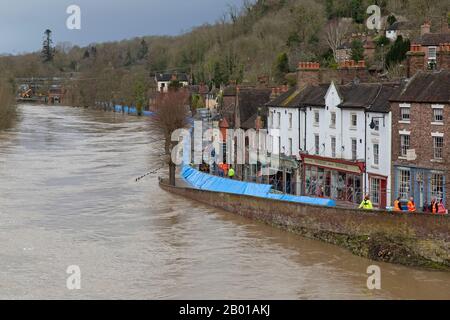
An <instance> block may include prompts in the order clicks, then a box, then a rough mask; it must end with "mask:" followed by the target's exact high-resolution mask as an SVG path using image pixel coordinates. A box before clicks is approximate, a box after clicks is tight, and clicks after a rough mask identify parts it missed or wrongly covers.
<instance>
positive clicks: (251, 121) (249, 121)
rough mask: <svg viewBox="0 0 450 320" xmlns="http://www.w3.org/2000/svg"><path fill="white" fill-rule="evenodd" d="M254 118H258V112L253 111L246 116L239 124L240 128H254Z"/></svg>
mask: <svg viewBox="0 0 450 320" xmlns="http://www.w3.org/2000/svg"><path fill="white" fill-rule="evenodd" d="M256 119H258V114H257V113H255V114H254V115H252V116H251V117H250V118H248V119H247V120H246V121H244V122H243V123H242V124H241V128H242V129H245V130H248V129H254V128H255V125H256Z"/></svg>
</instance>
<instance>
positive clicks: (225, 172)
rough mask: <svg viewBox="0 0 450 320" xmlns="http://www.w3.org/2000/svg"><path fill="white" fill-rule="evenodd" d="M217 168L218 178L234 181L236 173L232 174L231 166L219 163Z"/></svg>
mask: <svg viewBox="0 0 450 320" xmlns="http://www.w3.org/2000/svg"><path fill="white" fill-rule="evenodd" d="M218 168H219V177H228V178H230V179H234V176H235V174H236V173H235V172H234V169H233V166H231V165H229V164H226V163H221V164H219V165H218Z"/></svg>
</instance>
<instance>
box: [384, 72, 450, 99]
mask: <svg viewBox="0 0 450 320" xmlns="http://www.w3.org/2000/svg"><path fill="white" fill-rule="evenodd" d="M390 100H391V101H397V102H422V103H450V72H449V71H437V72H424V71H420V72H418V73H416V75H415V76H414V77H412V78H411V79H410V80H409V82H408V83H407V84H406V86H405V87H404V88H403V89H402V90H400V91H399V92H398V93H397V95H394V96H393V97H391V99H390Z"/></svg>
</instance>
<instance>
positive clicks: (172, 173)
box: [169, 161, 177, 186]
mask: <svg viewBox="0 0 450 320" xmlns="http://www.w3.org/2000/svg"><path fill="white" fill-rule="evenodd" d="M176 169H177V168H176V166H175V163H173V162H172V161H170V163H169V184H170V185H171V186H175V171H176Z"/></svg>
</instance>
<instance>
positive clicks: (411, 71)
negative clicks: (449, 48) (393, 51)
mask: <svg viewBox="0 0 450 320" xmlns="http://www.w3.org/2000/svg"><path fill="white" fill-rule="evenodd" d="M406 55H407V77H408V78H411V77H412V76H414V75H415V74H416V73H417V71H420V70H426V66H425V52H424V50H423V49H422V46H421V45H420V44H411V49H410V51H409V52H408V53H407V54H406Z"/></svg>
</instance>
